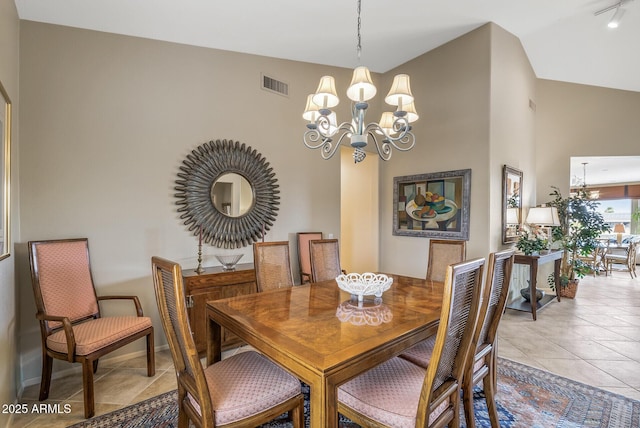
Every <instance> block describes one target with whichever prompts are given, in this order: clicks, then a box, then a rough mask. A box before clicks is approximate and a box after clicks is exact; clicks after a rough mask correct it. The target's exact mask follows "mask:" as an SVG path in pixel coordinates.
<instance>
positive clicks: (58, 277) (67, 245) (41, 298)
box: [29, 238, 100, 329]
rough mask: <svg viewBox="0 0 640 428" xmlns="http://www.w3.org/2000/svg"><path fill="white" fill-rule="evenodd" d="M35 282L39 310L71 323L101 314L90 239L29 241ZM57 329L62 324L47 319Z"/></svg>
mask: <svg viewBox="0 0 640 428" xmlns="http://www.w3.org/2000/svg"><path fill="white" fill-rule="evenodd" d="M29 246H30V248H29V257H30V259H31V266H32V272H31V276H32V284H33V288H34V295H35V298H36V299H35V300H36V307H37V309H38V311H40V312H42V313H44V314H46V315H54V316H66V317H68V318H69V319H70V320H71V322H75V321H79V320H83V319H87V318H91V317H99V316H100V311H99V307H98V300H97V297H96V291H95V288H94V284H93V278H92V275H91V268H90V263H89V241H88V240H87V239H86V238H81V239H69V240H55V241H36V242H30V243H29ZM44 323H45V325H46V326H47V328H50V329H55V328H58V327H60V326H61V323H59V322H54V321H44Z"/></svg>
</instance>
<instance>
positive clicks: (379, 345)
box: [207, 275, 443, 428]
mask: <svg viewBox="0 0 640 428" xmlns="http://www.w3.org/2000/svg"><path fill="white" fill-rule="evenodd" d="M389 276H392V277H393V279H394V282H393V285H392V286H391V288H390V289H389V290H388V291H386V292H385V293H384V294H383V296H382V298H381V299H379V300H378V301H374V299H373V298H372V297H367V298H365V302H363V304H362V305H361V306H362V307H359V305H358V302H357V299H356V300H351V296H350V295H349V294H348V293H346V292H343V291H341V290H340V289H339V288H338V286H337V284H336V282H335V280H330V281H324V282H320V283H316V284H311V285H304V286H295V287H292V288H287V289H279V290H271V291H266V292H262V293H257V294H252V295H245V296H238V297H233V298H229V299H224V300H215V301H209V302H207V314H208V318H209V320H210V322H209V328H210V332H209V344H208V345H209V346H208V350H207V359H208V362H209V364H211V363H213V362H215V361H218V360H219V358H220V349H219V345H218V344H216V343H215V342H216V341H217V342H219V337H217V336H216V334H218V335H219V326H223V327H225V328H227V329H229V330H230V331H232V332H233V333H235V334H237V335H238V336H240V337H241V338H242V339H243V340H244V341H246V342H247V343H249V344H250V345H252V346H253V347H255V348H256V349H257V350H259V351H260V352H262V353H263V354H265V355H266V356H267V357H269V358H271V359H272V360H274V361H275V362H277V363H278V364H280V365H281V366H283V367H285V368H287V369H288V370H289V371H291V372H292V373H294V374H295V375H296V376H297V377H298V378H299V379H301V380H303V381H304V382H306V383H308V384H309V385H311V388H312V403H311V408H312V411H311V413H312V425H313V426H318V427H322V428H325V427H328V426H334V425H335V423H336V422H337V419H336V418H334V415H332V414H331V413H335V405H336V403H335V399H336V397H335V394H336V388H337V386H339V385H340V384H341V383H344V382H346V381H347V380H349V379H351V378H353V377H354V376H356V375H358V374H360V373H362V372H363V371H365V370H367V369H369V368H371V367H374V366H376V365H377V364H380V363H382V362H383V361H386V360H387V359H389V358H391V357H393V356H395V355H398V354H400V353H401V352H402V351H403V350H405V349H407V348H408V347H410V346H412V345H413V344H415V343H417V342H419V341H420V340H423V339H425V338H427V337H429V336H430V335H432V334H434V333H435V332H436V330H437V326H438V323H439V319H440V310H441V305H442V290H443V285H442V283H435V282H431V281H426V280H424V279H416V278H409V277H404V276H398V275H389ZM215 329H217V331H218V332H217V333H216V332H214V331H212V330H215ZM318 394H322V395H323V397H321V398H320V397H318ZM314 395H315V396H314ZM314 409H315V410H314ZM320 409H322V410H320ZM319 413H322V415H320V414H319Z"/></svg>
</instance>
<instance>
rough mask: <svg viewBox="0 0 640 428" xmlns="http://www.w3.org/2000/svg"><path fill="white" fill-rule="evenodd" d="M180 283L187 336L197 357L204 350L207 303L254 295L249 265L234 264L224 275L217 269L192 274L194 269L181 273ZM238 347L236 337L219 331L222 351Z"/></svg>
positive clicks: (254, 279) (220, 269) (238, 340)
mask: <svg viewBox="0 0 640 428" xmlns="http://www.w3.org/2000/svg"><path fill="white" fill-rule="evenodd" d="M182 281H183V283H184V291H185V298H186V304H187V312H188V314H189V324H190V325H191V334H192V335H193V340H194V341H195V343H196V348H197V349H198V353H200V354H204V353H205V352H206V350H207V314H206V305H207V301H209V300H218V299H224V298H227V297H234V296H240V295H243V294H252V293H256V292H257V291H258V289H257V286H256V271H255V269H254V268H253V263H242V264H238V265H236V267H235V270H232V271H225V270H223V269H222V267H221V266H214V267H207V268H205V271H204V272H203V273H201V274H198V273H196V272H195V270H194V269H187V270H183V271H182ZM242 343H243V342H242V341H241V340H240V339H239V338H238V336H236V335H235V334H233V333H230V332H228V331H225V330H224V329H223V331H222V348H223V349H225V350H226V349H229V348H233V347H237V346H239V345H241V344H242Z"/></svg>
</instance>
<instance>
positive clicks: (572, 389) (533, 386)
mask: <svg viewBox="0 0 640 428" xmlns="http://www.w3.org/2000/svg"><path fill="white" fill-rule="evenodd" d="M303 391H304V392H305V394H306V396H307V398H308V394H309V387H308V386H306V385H303ZM474 398H475V399H474V408H475V415H476V425H477V426H478V427H491V423H490V422H489V416H488V415H487V408H486V403H485V400H484V396H483V395H482V392H481V391H480V390H479V389H477V390H476V391H475V394H474ZM496 399H497V401H498V412H499V417H500V426H501V427H506V428H510V427H513V428H516V427H518V428H520V427H522V428H551V427H557V428H573V427H590V428H591V427H599V428H605V427H606V428H634V427H640V401H636V400H632V399H630V398H627V397H624V396H621V395H618V394H613V393H611V392H607V391H604V390H601V389H598V388H594V387H592V386H589V385H585V384H582V383H579V382H575V381H572V380H570V379H566V378H563V377H560V376H556V375H553V374H551V373H549V372H545V371H542V370H538V369H535V368H533V367H529V366H525V365H522V364H519V363H516V362H514V361H510V360H506V359H503V358H499V359H498V396H497V398H496ZM308 405H309V403H308V399H307V400H305V416H306V418H307V420H306V426H309V420H308V416H309V409H308ZM461 420H462V423H463V426H464V416H462V418H461ZM176 426H177V406H176V392H175V391H172V392H167V393H165V394H162V395H159V396H157V397H153V398H150V399H148V400H146V401H143V402H140V403H137V404H134V405H132V406H129V407H125V408H123V409H120V410H118V411H115V412H112V413H108V414H106V415H102V416H97V417H95V418H93V419H89V420H87V421H85V422H81V423H79V424H75V425H72V426H71V427H69V428H90V427H91V428H94V427H101V428H116V427H117V428H152V427H153V428H160V427H162V428H170V427H176ZM340 426H341V427H343V428H352V427H357V425H356V424H354V423H353V422H351V421H349V420H348V419H345V418H342V417H341V419H340ZM263 427H264V428H285V427H286V428H289V427H291V423H290V422H287V421H286V420H285V419H284V417H280V418H278V419H276V420H274V421H272V422H271V423H269V424H266V425H263Z"/></svg>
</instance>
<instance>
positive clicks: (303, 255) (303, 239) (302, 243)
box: [296, 232, 322, 284]
mask: <svg viewBox="0 0 640 428" xmlns="http://www.w3.org/2000/svg"><path fill="white" fill-rule="evenodd" d="M314 239H322V232H299V233H297V234H296V240H297V242H298V264H299V266H300V283H301V284H304V283H306V282H311V255H310V254H309V241H311V240H314Z"/></svg>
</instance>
